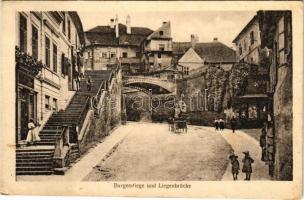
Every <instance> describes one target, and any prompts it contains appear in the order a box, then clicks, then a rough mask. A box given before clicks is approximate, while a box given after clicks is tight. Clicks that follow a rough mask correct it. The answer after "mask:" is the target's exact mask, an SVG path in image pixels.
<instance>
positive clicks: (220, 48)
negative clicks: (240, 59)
mask: <svg viewBox="0 0 304 200" xmlns="http://www.w3.org/2000/svg"><path fill="white" fill-rule="evenodd" d="M173 56H174V59H175V60H176V65H177V66H178V69H179V71H181V72H182V73H183V75H184V76H188V75H191V74H195V73H199V72H201V71H202V70H203V71H204V70H205V69H206V67H207V66H209V65H214V66H220V67H222V68H223V69H224V70H225V71H228V70H230V69H231V67H232V65H233V64H234V63H235V62H236V60H235V51H234V50H233V49H232V48H230V47H228V46H226V45H225V44H223V43H221V42H219V41H218V39H217V38H214V39H213V41H212V42H204V43H201V42H199V40H198V37H197V36H195V35H191V42H174V43H173Z"/></svg>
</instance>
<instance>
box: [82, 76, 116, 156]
mask: <svg viewBox="0 0 304 200" xmlns="http://www.w3.org/2000/svg"><path fill="white" fill-rule="evenodd" d="M121 91H122V79H121V70H119V71H118V72H117V73H116V75H115V76H114V77H113V78H112V81H111V86H110V87H109V90H108V91H105V93H104V95H105V96H104V98H103V100H102V104H101V107H100V109H98V110H97V109H95V110H93V111H94V114H93V115H92V116H91V119H90V124H89V127H88V129H87V131H86V133H85V135H84V137H83V139H82V140H81V141H79V150H80V153H81V154H82V153H84V152H86V150H88V149H89V148H91V147H92V146H94V145H95V144H96V143H97V142H100V141H101V140H102V138H104V137H106V136H107V135H109V134H110V132H111V130H113V129H114V128H115V127H117V126H119V125H120V122H121V96H122V94H121Z"/></svg>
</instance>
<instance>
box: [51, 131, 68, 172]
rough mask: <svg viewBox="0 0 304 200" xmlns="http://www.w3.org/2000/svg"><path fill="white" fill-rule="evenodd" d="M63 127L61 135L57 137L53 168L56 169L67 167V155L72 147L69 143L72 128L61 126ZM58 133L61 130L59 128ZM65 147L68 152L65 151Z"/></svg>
mask: <svg viewBox="0 0 304 200" xmlns="http://www.w3.org/2000/svg"><path fill="white" fill-rule="evenodd" d="M60 127H63V129H62V131H61V132H60V134H59V135H58V136H57V137H56V142H55V149H54V156H53V167H54V168H62V167H64V166H65V160H66V155H67V153H68V150H67V149H68V148H69V146H70V143H69V140H70V139H69V134H70V126H60ZM57 131H59V128H58V126H57ZM65 147H67V148H66V150H65Z"/></svg>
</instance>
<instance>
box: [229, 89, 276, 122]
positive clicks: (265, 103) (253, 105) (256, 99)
mask: <svg viewBox="0 0 304 200" xmlns="http://www.w3.org/2000/svg"><path fill="white" fill-rule="evenodd" d="M233 110H234V112H235V113H237V115H238V119H239V123H240V126H241V128H261V127H262V126H263V123H264V122H266V121H267V117H268V113H269V112H270V110H271V98H270V97H268V96H267V95H264V94H253V95H243V96H239V97H237V98H236V99H235V101H234V103H233Z"/></svg>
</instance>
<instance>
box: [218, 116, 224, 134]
mask: <svg viewBox="0 0 304 200" xmlns="http://www.w3.org/2000/svg"><path fill="white" fill-rule="evenodd" d="M219 127H220V130H221V131H223V130H224V127H225V124H224V120H223V119H222V118H220V120H219Z"/></svg>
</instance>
